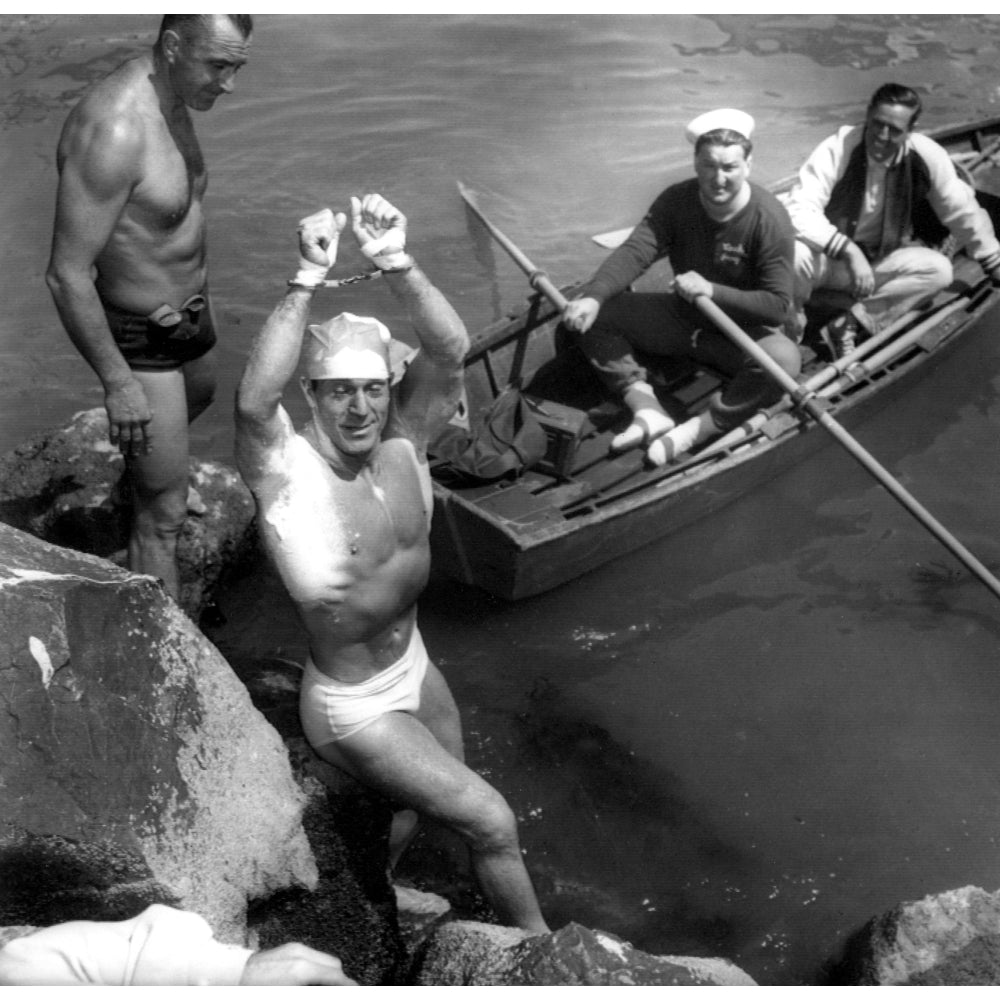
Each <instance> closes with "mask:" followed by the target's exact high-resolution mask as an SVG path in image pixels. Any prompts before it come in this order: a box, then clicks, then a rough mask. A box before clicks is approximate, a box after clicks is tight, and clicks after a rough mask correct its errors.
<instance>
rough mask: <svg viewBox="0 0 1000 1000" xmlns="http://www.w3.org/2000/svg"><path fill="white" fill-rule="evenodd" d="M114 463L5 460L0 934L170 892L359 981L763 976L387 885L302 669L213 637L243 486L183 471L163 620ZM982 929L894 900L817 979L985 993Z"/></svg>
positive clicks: (74, 438) (365, 807) (126, 911)
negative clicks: (187, 492)
mask: <svg viewBox="0 0 1000 1000" xmlns="http://www.w3.org/2000/svg"><path fill="white" fill-rule="evenodd" d="M121 464H122V463H121V458H120V456H118V455H117V453H115V452H114V451H113V450H112V449H111V448H110V446H109V445H108V444H107V442H106V430H105V424H104V418H103V413H102V412H101V411H97V410H93V411H88V412H86V413H83V414H78V415H77V416H76V417H74V418H73V420H72V421H71V422H70V424H69V425H68V426H66V427H63V428H58V429H56V430H54V431H52V432H50V433H48V434H44V435H40V436H39V437H38V438H37V439H35V440H33V441H30V442H27V443H26V444H25V445H23V446H21V447H20V448H18V449H15V451H14V452H12V453H10V454H9V455H7V456H5V457H3V458H0V616H2V621H3V625H4V628H3V636H4V641H3V644H2V647H0V648H2V659H0V671H3V676H4V678H5V682H6V683H5V689H4V700H5V703H6V704H5V709H6V711H5V713H4V718H5V720H6V721H5V724H4V726H3V727H0V754H2V757H0V759H2V764H0V781H2V782H3V788H4V817H3V822H2V824H0V871H2V872H3V877H2V878H0V941H2V940H4V939H5V937H9V936H10V935H11V934H13V933H19V931H18V930H17V928H23V927H24V926H44V925H46V924H49V923H54V922H58V921H61V920H69V919H81V918H87V919H124V918H125V917H128V916H132V915H134V914H135V913H137V912H139V910H141V909H142V908H144V907H145V906H147V905H149V904H150V903H152V902H163V903H167V904H170V905H178V906H184V907H187V908H190V909H193V910H196V911H197V912H199V913H201V914H202V915H203V916H205V917H206V919H208V920H209V922H210V923H211V924H212V926H213V928H214V929H215V931H216V934H217V936H218V937H219V938H220V939H221V940H227V941H233V942H239V943H248V944H250V945H251V946H261V947H269V946H272V945H276V944H279V943H282V942H283V941H287V940H301V941H304V942H305V943H307V944H311V945H312V946H313V947H316V948H320V949H322V950H324V951H330V952H333V953H335V954H337V955H339V956H340V957H341V959H342V961H343V962H344V965H345V967H346V968H347V970H348V972H349V973H350V974H351V975H352V976H353V977H354V978H355V979H357V981H358V982H360V983H363V984H365V985H571V984H581V985H766V984H756V983H755V982H754V980H753V979H752V978H751V977H750V976H749V975H747V974H746V973H745V972H744V971H743V970H741V969H739V968H738V967H737V966H736V965H734V964H733V963H732V962H731V961H729V960H728V959H726V958H725V957H717V958H704V957H693V956H686V957H685V956H663V955H649V954H646V953H644V952H641V951H639V950H637V949H635V948H633V947H632V945H631V944H629V943H628V942H627V941H623V940H621V939H619V938H618V937H616V936H614V935H612V934H609V933H607V932H605V931H603V930H600V929H597V928H588V927H583V926H581V925H579V924H572V923H571V924H569V925H567V926H566V927H563V928H561V929H560V930H558V931H557V932H555V933H553V934H551V935H544V936H541V937H535V938H529V937H527V936H526V935H525V934H524V933H523V932H521V931H519V930H516V929H512V928H506V927H500V926H497V925H496V924H493V923H489V922H488V920H489V915H488V914H484V913H479V912H467V913H466V912H463V913H458V912H456V909H454V908H453V907H452V905H450V904H449V903H448V902H447V901H446V900H445V899H443V898H442V897H441V896H438V895H434V894H431V893H427V892H421V891H419V890H418V889H416V888H414V887H412V886H405V885H404V886H400V885H393V884H392V882H391V881H390V879H389V878H388V876H387V874H386V865H387V857H388V827H389V817H390V812H389V810H388V807H387V805H386V803H385V802H383V801H382V800H380V799H379V798H378V797H377V796H375V795H373V794H371V793H369V792H368V791H367V790H366V789H364V788H362V787H361V786H359V785H357V784H356V783H354V782H352V781H351V780H350V779H348V778H346V777H345V776H344V775H342V774H341V773H340V772H338V771H336V770H335V769H333V768H330V767H328V766H327V765H325V764H323V763H322V761H320V760H319V759H318V758H317V757H316V756H315V755H314V754H313V753H312V751H311V750H310V749H309V747H308V745H307V744H306V743H305V741H304V739H303V738H302V735H301V732H300V731H299V729H298V718H297V711H296V708H295V704H296V700H295V690H296V685H295V677H294V676H292V674H291V672H290V673H289V675H287V676H286V675H283V674H281V673H280V672H277V673H276V672H275V671H274V670H273V669H263V668H262V667H261V665H260V664H254V663H239V662H227V660H226V659H225V658H224V657H223V655H222V654H221V653H220V652H219V649H218V648H216V646H214V645H213V643H212V642H211V641H210V638H207V637H206V636H209V637H210V636H211V632H212V628H211V622H212V614H213V595H214V593H215V592H216V589H217V588H218V587H220V586H224V585H225V580H226V578H227V575H228V574H233V573H239V572H246V571H247V568H248V567H252V566H253V565H254V562H255V560H257V559H259V552H258V550H257V547H256V543H255V537H254V530H253V504H252V501H251V500H250V497H249V495H248V494H247V491H246V490H245V488H244V487H243V485H242V483H241V482H240V480H239V477H238V476H237V474H236V473H235V472H234V471H233V470H232V469H229V468H227V467H225V466H223V465H220V464H219V463H208V462H198V461H193V462H192V466H191V483H192V488H193V489H192V498H193V499H192V504H191V516H190V517H189V518H188V522H187V524H186V525H185V529H184V533H183V536H182V539H181V545H180V560H181V566H182V588H183V589H182V595H181V600H180V602H179V605H180V606H178V604H175V603H174V602H173V601H172V600H170V599H169V598H168V597H167V596H166V595H165V594H164V593H163V591H162V588H161V587H160V586H159V584H158V583H157V582H156V581H154V580H152V579H151V578H149V577H143V576H139V575H136V574H132V573H129V572H128V571H126V570H124V569H122V568H121V566H120V565H118V564H119V563H120V562H121V558H122V557H121V553H122V550H123V548H124V539H125V531H126V525H127V510H126V509H125V508H124V507H123V505H122V504H121V503H119V502H118V498H117V497H116V495H115V492H114V490H113V485H114V484H115V483H116V482H117V480H118V478H119V476H120V474H121ZM196 623H198V624H196ZM199 626H200V627H199ZM474 918H475V919H474ZM4 927H5V928H6V929H4ZM998 929H1000V893H990V892H987V891H986V890H984V889H981V888H977V887H973V886H966V887H963V888H958V889H954V890H951V891H948V892H943V893H939V894H936V895H933V896H928V897H926V898H925V899H923V900H920V901H916V902H907V903H901V904H900V905H899V906H898V907H896V908H894V909H893V910H891V911H889V912H887V913H884V914H880V915H877V916H874V917H873V918H872V919H871V920H870V921H869V922H868V923H867V924H866V925H865V926H864V927H861V928H859V929H858V930H857V931H856V932H855V934H854V935H852V937H851V939H850V940H849V942H848V944H847V946H846V947H845V949H844V951H843V954H841V955H838V956H831V959H830V962H829V964H828V968H829V970H830V971H829V974H828V977H827V980H826V982H824V983H822V984H820V983H817V984H815V985H835V984H836V985H890V984H896V985H992V984H995V983H997V982H1000V932H998Z"/></svg>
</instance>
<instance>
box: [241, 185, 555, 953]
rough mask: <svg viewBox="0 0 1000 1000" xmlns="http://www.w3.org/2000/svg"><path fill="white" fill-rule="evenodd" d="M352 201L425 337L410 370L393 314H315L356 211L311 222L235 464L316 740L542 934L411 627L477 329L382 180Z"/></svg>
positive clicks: (250, 388)
mask: <svg viewBox="0 0 1000 1000" xmlns="http://www.w3.org/2000/svg"><path fill="white" fill-rule="evenodd" d="M351 209H352V224H353V230H354V235H355V237H356V238H357V241H358V244H359V246H360V247H361V252H362V253H363V254H364V255H365V256H366V257H367V258H368V259H370V260H371V261H372V263H373V264H374V266H375V267H376V268H377V269H378V270H379V271H380V272H381V274H382V278H383V280H384V281H385V283H386V284H388V286H389V288H390V289H391V290H392V292H393V294H394V295H395V297H396V298H397V299H398V300H399V301H400V303H401V304H402V305H403V306H404V307H405V308H406V310H407V313H408V315H409V318H410V321H411V322H412V324H413V326H414V328H415V331H416V334H417V337H418V339H419V342H420V349H419V351H418V352H417V353H416V354H415V355H414V356H413V357H412V359H411V360H410V363H409V365H408V366H406V367H405V373H404V371H403V368H404V366H403V365H401V364H400V363H399V362H398V361H397V359H396V356H395V355H396V351H395V350H394V349H393V348H394V347H395V346H398V342H395V341H393V340H392V339H391V337H390V334H389V331H388V330H387V329H386V328H385V327H384V326H383V325H382V324H381V323H380V322H379V321H378V320H376V319H374V318H371V317H358V316H354V315H352V314H351V313H341V314H340V315H338V316H335V317H333V318H332V319H330V320H328V321H327V322H326V323H323V324H322V325H311V326H309V328H308V332H307V331H306V323H307V320H308V318H309V307H310V303H311V301H312V297H313V294H314V292H315V290H316V289H317V288H320V287H322V286H323V284H324V281H325V278H326V274H327V271H328V270H329V268H330V267H332V266H333V264H334V262H335V260H336V255H337V244H338V241H339V237H340V233H341V231H342V229H343V228H344V226H345V225H346V223H347V220H346V217H345V215H344V214H343V213H338V214H337V215H334V214H333V213H332V212H331V211H330V210H329V209H325V210H323V211H322V212H319V213H317V214H315V215H312V216H310V217H309V218H307V219H304V220H303V221H302V223H301V224H300V226H299V252H300V260H299V271H298V273H297V274H296V276H295V277H294V278H293V279H292V280H291V281H290V282H289V288H288V291H287V292H286V293H285V296H284V298H283V299H282V300H281V302H279V303H278V306H277V308H276V309H275V310H274V312H273V313H272V314H271V316H270V317H269V318H268V320H267V322H266V323H265V325H264V328H263V329H262V330H261V332H260V334H259V335H258V336H257V338H256V340H255V341H254V344H253V347H252V349H251V353H250V358H249V360H248V362H247V366H246V370H245V371H244V373H243V378H242V381H241V383H240V386H239V389H238V392H237V400H236V459H237V463H238V465H239V469H240V472H241V473H242V475H243V478H244V479H245V480H246V483H247V485H248V486H249V488H250V490H251V491H252V492H253V495H254V498H255V499H256V501H257V512H258V525H259V528H260V531H261V535H262V537H263V539H264V543H265V545H266V547H267V550H268V553H269V555H270V557H271V559H272V561H273V562H274V564H275V566H276V568H277V570H278V572H279V573H280V575H281V578H282V581H283V582H284V585H285V587H286V588H287V590H288V592H289V594H290V595H291V597H292V600H293V601H294V602H295V605H296V607H297V609H298V612H299V616H300V618H301V620H302V623H303V625H304V626H305V629H306V634H307V636H308V639H309V652H310V657H309V660H308V661H307V663H306V666H305V670H304V673H303V678H302V688H301V694H300V702H299V707H300V716H301V719H302V727H303V730H304V732H305V734H306V737H307V738H308V740H309V742H310V744H311V745H312V746H313V748H314V749H315V750H316V752H317V753H318V754H319V755H320V756H321V757H323V758H324V759H325V760H327V761H328V762H330V763H331V764H334V765H335V766H336V767H339V768H341V769H342V770H344V771H346V772H348V773H349V774H351V775H353V776H354V777H355V778H357V779H358V780H359V781H361V782H363V783H364V784H366V785H368V786H369V787H371V788H374V789H375V790H376V791H378V792H380V793H381V794H383V795H384V796H385V797H386V798H387V799H388V800H389V801H391V802H393V803H395V804H397V805H398V806H400V807H402V808H403V809H404V811H403V812H401V813H398V814H397V816H396V817H395V819H394V822H393V837H392V841H391V844H390V854H391V861H392V862H393V863H394V862H395V861H396V860H397V859H398V857H399V855H400V854H401V852H402V849H403V848H404V847H405V845H406V843H407V842H408V839H409V837H410V835H411V834H412V830H413V826H414V823H415V820H416V816H415V815H414V812H415V813H416V814H420V815H423V816H426V817H429V818H431V819H433V820H436V821H438V822H440V823H443V824H444V825H445V826H447V827H449V828H450V829H452V830H453V831H455V832H456V833H457V834H459V835H460V836H461V837H462V838H463V839H464V840H465V842H466V844H467V845H468V847H469V851H470V855H471V860H472V867H473V871H474V873H475V875H476V877H477V879H478V882H479V885H480V888H481V889H482V891H483V894H484V895H485V896H486V898H487V900H488V901H489V902H490V904H491V905H492V907H493V909H494V910H495V912H496V914H497V916H498V917H499V918H500V920H501V921H502V922H503V923H504V924H506V925H508V926H516V927H521V928H524V929H525V930H528V931H531V932H534V933H544V932H546V931H547V930H548V927H547V926H546V924H545V921H544V919H543V917H542V914H541V912H540V910H539V907H538V902H537V899H536V897H535V892H534V889H533V888H532V885H531V880H530V878H529V876H528V873H527V870H526V869H525V866H524V861H523V859H522V857H521V850H520V847H519V844H518V836H517V825H516V820H515V817H514V815H513V812H512V811H511V809H510V807H509V806H508V805H507V803H506V801H505V800H504V799H503V797H502V796H501V795H500V793H499V792H497V791H496V790H495V789H494V788H493V787H491V786H490V785H489V784H487V783H486V782H485V781H484V780H483V779H482V778H481V777H479V775H478V774H476V773H475V772H474V771H472V770H470V769H469V768H468V767H467V766H466V765H465V763H464V762H463V757H464V754H463V748H462V732H461V723H460V720H459V715H458V709H457V707H456V705H455V701H454V699H453V698H452V696H451V692H450V691H449V690H448V686H447V684H446V683H445V680H444V678H443V677H442V676H441V674H440V673H439V671H438V670H437V668H436V667H435V666H434V665H433V664H432V663H431V662H430V661H429V659H428V657H427V652H426V650H425V649H424V644H423V642H422V640H421V638H420V632H419V630H418V628H417V611H416V601H417V598H418V596H419V595H420V593H421V591H422V590H423V589H424V586H425V584H426V583H427V577H428V573H429V569H430V542H429V527H430V518H431V513H432V506H433V500H432V493H431V481H430V473H429V470H428V465H427V455H426V448H427V445H428V443H429V442H430V441H432V440H433V439H434V437H435V436H436V435H437V433H438V431H439V430H440V429H441V428H442V427H443V425H444V423H445V422H446V421H447V420H448V419H449V418H450V417H451V415H452V414H453V413H454V411H455V408H456V406H457V404H458V401H459V397H460V394H461V390H462V385H463V368H462V363H463V360H464V358H465V354H466V351H467V349H468V346H469V340H468V336H467V334H466V331H465V327H464V326H463V324H462V321H461V320H460V319H459V317H458V315H457V314H456V313H455V311H454V310H453V309H452V307H451V306H450V305H449V304H448V302H447V300H446V299H445V298H444V296H443V295H442V294H441V293H440V292H439V291H438V289H437V288H435V287H434V286H433V285H432V284H431V283H430V281H429V280H428V279H427V277H426V276H425V275H424V274H423V273H422V272H421V271H420V269H419V268H418V267H417V266H416V264H415V263H414V261H413V258H412V257H411V256H410V255H409V254H407V253H406V252H405V249H404V248H405V243H406V219H405V217H404V216H403V215H402V214H401V213H400V212H399V211H398V210H397V209H396V208H394V207H393V206H392V205H391V204H389V202H387V201H386V200H385V199H384V198H382V197H381V196H380V195H377V194H369V195H365V197H364V198H363V199H358V198H352V199H351ZM304 335H305V338H306V341H305V345H304V349H303V336H304ZM300 353H301V354H302V357H303V362H304V368H305V376H304V378H303V379H302V389H303V391H304V393H305V397H306V400H307V401H308V404H309V408H310V410H311V411H312V419H311V420H310V421H309V423H308V424H307V425H306V426H305V427H304V428H303V429H302V431H301V432H298V433H297V432H296V431H295V429H294V427H293V426H292V422H291V420H290V418H289V416H288V414H287V412H286V411H285V409H284V408H283V407H282V405H281V399H282V394H283V391H284V388H285V386H286V384H287V383H288V382H289V380H290V379H291V378H292V377H293V375H294V374H295V371H296V368H297V366H298V362H299V355H300ZM398 376H401V377H398Z"/></svg>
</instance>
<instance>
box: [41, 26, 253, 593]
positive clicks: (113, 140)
mask: <svg viewBox="0 0 1000 1000" xmlns="http://www.w3.org/2000/svg"><path fill="white" fill-rule="evenodd" d="M252 29H253V22H252V19H251V17H250V15H249V14H167V15H165V16H164V18H163V21H162V22H161V25H160V33H159V37H158V38H157V41H156V44H155V46H154V47H153V49H152V51H151V52H149V53H148V54H146V55H143V56H140V57H138V58H137V59H132V60H130V61H129V62H127V63H125V64H124V65H122V66H120V67H119V68H118V69H117V70H115V71H114V72H113V73H111V74H110V76H108V77H106V78H105V79H103V80H101V81H100V82H99V83H97V84H95V85H94V86H93V87H91V88H90V90H88V92H87V93H86V94H85V95H84V96H83V98H82V99H81V101H80V103H79V104H78V105H77V106H76V107H75V108H74V109H73V111H72V112H71V113H70V116H69V118H68V119H67V121H66V124H65V126H64V127H63V132H62V136H61V138H60V140H59V149H58V154H57V162H58V168H59V189H58V193H57V197H56V218H55V233H54V236H53V241H52V256H51V260H50V261H49V268H48V273H47V275H46V280H47V282H48V285H49V289H50V291H51V292H52V297H53V298H54V299H55V303H56V308H57V309H58V310H59V316H60V318H61V319H62V322H63V326H65V328H66V331H67V332H68V333H69V336H70V339H71V340H72V341H73V343H74V344H75V345H76V347H77V348H78V350H79V351H80V353H81V354H82V355H83V356H84V358H85V359H86V361H87V362H88V363H89V364H90V366H91V368H93V369H94V371H95V373H96V374H97V377H98V378H99V379H100V380H101V384H102V385H103V387H104V405H105V408H106V410H107V414H108V425H109V436H110V438H111V443H112V444H114V445H117V446H118V447H119V448H120V449H121V452H122V454H123V455H124V457H125V461H126V465H127V471H128V476H129V479H130V486H131V493H132V501H133V518H132V528H131V536H130V538H129V547H128V565H129V568H130V569H132V570H134V571H135V572H138V573H148V574H150V575H152V576H156V577H159V578H160V579H161V580H163V583H164V586H165V587H166V590H167V592H168V593H169V594H170V595H171V596H173V597H175V598H176V597H177V596H178V589H179V587H178V572H177V562H176V547H177V536H178V534H179V533H180V530H181V527H182V525H183V523H184V518H185V516H186V513H187V493H188V431H187V427H188V423H189V422H190V421H192V420H194V419H195V417H197V416H198V415H199V414H200V413H202V412H203V411H204V410H205V408H206V407H207V406H208V405H209V403H211V401H212V397H213V395H214V392H215V372H214V363H213V361H212V355H211V348H212V346H213V345H214V343H215V329H214V324H213V319H212V309H211V305H210V303H209V300H208V283H207V278H208V273H207V262H206V240H205V216H204V209H203V204H202V202H203V199H204V195H205V187H206V185H207V183H208V175H207V173H206V170H205V162H204V160H203V159H202V154H201V149H200V148H199V145H198V140H197V138H196V136H195V133H194V127H193V125H192V122H191V115H190V112H189V109H191V108H193V109H194V110H196V111H207V110H208V109H209V108H211V107H212V106H213V105H214V104H215V101H216V99H217V98H218V97H220V96H221V95H222V94H228V93H230V92H231V91H232V89H233V78H234V77H235V75H236V73H237V71H238V70H239V69H240V67H241V66H242V65H243V64H244V63H245V62H246V61H247V53H248V51H249V48H250V34H251V31H252Z"/></svg>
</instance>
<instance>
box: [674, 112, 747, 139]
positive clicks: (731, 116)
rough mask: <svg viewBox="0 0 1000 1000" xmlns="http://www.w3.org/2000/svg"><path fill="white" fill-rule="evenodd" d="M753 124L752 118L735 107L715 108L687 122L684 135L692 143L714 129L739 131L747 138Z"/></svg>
mask: <svg viewBox="0 0 1000 1000" xmlns="http://www.w3.org/2000/svg"><path fill="white" fill-rule="evenodd" d="M753 126H754V120H753V118H751V117H750V115H748V114H747V113H746V112H745V111H738V110H737V109H736V108H716V109H715V110H714V111H706V112H705V113H704V114H703V115H698V117H697V118H695V119H694V120H693V121H690V122H688V125H687V128H685V129H684V135H685V136H686V137H687V141H688V142H690V143H691V144H692V145H694V144H695V143H696V142H697V141H698V139H699V138H700V137H701V136H703V135H704V134H705V133H706V132H714V131H715V130H716V129H729V130H731V131H733V132H739V134H740V135H742V136H743V137H744V138H745V139H749V138H750V136H751V134H752V133H753Z"/></svg>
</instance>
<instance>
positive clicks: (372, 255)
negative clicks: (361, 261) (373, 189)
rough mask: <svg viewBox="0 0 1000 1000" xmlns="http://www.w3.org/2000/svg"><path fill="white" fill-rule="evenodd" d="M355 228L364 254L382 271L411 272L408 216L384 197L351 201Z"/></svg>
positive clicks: (376, 196)
mask: <svg viewBox="0 0 1000 1000" xmlns="http://www.w3.org/2000/svg"><path fill="white" fill-rule="evenodd" d="M351 224H352V226H353V228H354V235H355V237H357V240H358V246H360V247H361V252H362V253H363V254H364V255H365V256H366V257H367V258H368V259H369V260H370V261H371V262H372V263H373V264H374V265H375V266H376V267H377V268H378V269H379V270H380V271H408V270H409V269H410V268H411V267H413V258H412V257H411V256H410V255H409V254H408V253H406V252H405V248H406V216H405V215H403V213H402V212H400V211H399V209H398V208H396V207H395V206H393V205H391V204H390V203H389V202H387V201H386V200H385V198H383V197H382V196H381V195H380V194H366V195H365V196H364V198H353V197H352V198H351Z"/></svg>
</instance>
